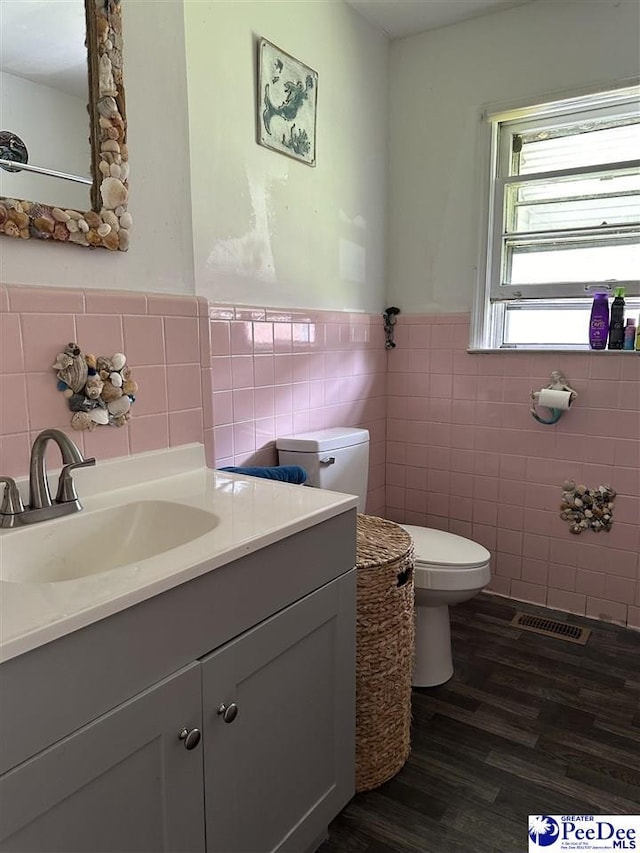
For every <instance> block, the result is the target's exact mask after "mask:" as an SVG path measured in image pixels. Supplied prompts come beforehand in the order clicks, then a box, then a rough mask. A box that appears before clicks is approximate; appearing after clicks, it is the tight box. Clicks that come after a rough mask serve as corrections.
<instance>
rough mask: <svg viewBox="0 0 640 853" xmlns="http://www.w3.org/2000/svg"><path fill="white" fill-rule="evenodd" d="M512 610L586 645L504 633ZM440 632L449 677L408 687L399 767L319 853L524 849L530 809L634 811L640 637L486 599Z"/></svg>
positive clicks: (637, 803)
mask: <svg viewBox="0 0 640 853" xmlns="http://www.w3.org/2000/svg"><path fill="white" fill-rule="evenodd" d="M516 609H517V610H524V611H526V612H529V613H536V614H541V615H545V616H548V617H550V618H561V619H565V620H566V621H569V622H571V623H572V624H578V625H585V626H586V627H589V628H591V629H592V634H591V637H590V639H589V641H588V643H587V645H586V646H580V645H576V644H573V643H568V642H566V641H563V640H560V639H556V638H548V637H542V636H540V635H537V634H533V633H530V632H527V631H522V630H519V629H517V628H512V627H511V626H510V624H509V623H510V621H511V619H512V617H513V615H514V613H515V612H516ZM451 632H452V637H453V651H454V663H455V674H454V676H453V678H452V679H451V680H450V681H449V682H448V683H447V684H443V685H442V686H440V687H434V688H422V689H416V690H414V691H413V703H412V704H413V706H412V713H413V724H412V741H411V747H412V748H411V755H410V757H409V760H408V761H407V763H406V764H405V766H404V767H403V769H402V770H401V771H400V772H399V773H398V774H397V776H395V778H393V779H391V780H390V781H389V782H386V783H385V784H384V785H381V786H380V787H379V788H377V789H376V790H374V791H369V792H366V793H362V794H356V796H355V797H354V798H353V799H352V800H351V802H350V803H349V804H348V805H347V806H346V808H345V809H344V810H343V811H342V812H341V813H340V814H339V815H338V817H337V818H336V819H335V820H334V821H333V822H332V824H331V825H330V827H329V840H328V841H326V842H325V843H324V844H323V845H322V846H321V847H320V851H319V853H408V851H420V853H526V851H527V845H528V839H527V818H528V815H529V814H574V815H579V814H634V815H637V814H640V633H638V632H634V631H631V630H628V629H625V628H620V627H618V626H615V625H607V624H605V623H602V622H596V621H594V620H590V619H581V618H579V617H574V616H568V617H564V616H563V615H562V614H559V613H557V612H556V611H549V610H545V609H544V608H540V607H534V606H530V605H526V604H520V603H519V602H511V601H509V600H507V599H504V598H498V597H495V596H489V595H485V594H483V595H480V596H478V597H477V598H474V599H473V600H471V601H469V602H467V603H465V604H461V605H458V606H456V607H455V608H452V611H451Z"/></svg>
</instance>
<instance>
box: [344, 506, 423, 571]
mask: <svg viewBox="0 0 640 853" xmlns="http://www.w3.org/2000/svg"><path fill="white" fill-rule="evenodd" d="M412 547H413V540H412V539H411V536H410V535H409V534H408V533H407V531H406V530H403V529H402V527H400V525H399V524H395V522H393V521H387V519H386V518H378V517H377V516H375V515H358V525H357V555H356V566H357V568H359V569H370V568H374V567H376V568H378V567H380V566H384V565H386V564H387V563H393V562H395V561H396V560H399V559H401V558H402V557H405V556H406V555H407V554H408V553H409V552H410V551H411V549H412Z"/></svg>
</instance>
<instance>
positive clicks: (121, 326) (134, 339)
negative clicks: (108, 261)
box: [0, 286, 210, 477]
mask: <svg viewBox="0 0 640 853" xmlns="http://www.w3.org/2000/svg"><path fill="white" fill-rule="evenodd" d="M201 332H202V333H203V334H204V335H205V336H206V342H205V344H204V345H203V347H202V350H204V351H206V357H205V359H204V362H202V361H201V340H200V339H201ZM69 341H77V342H78V343H79V345H80V346H81V347H82V349H83V350H84V351H85V352H93V353H95V354H97V355H111V354H113V353H114V352H124V353H125V354H126V355H127V361H128V363H129V364H130V366H131V367H132V370H133V377H134V379H135V380H136V382H137V383H138V385H139V386H140V388H139V392H138V394H137V399H136V402H135V403H134V405H133V407H132V418H131V420H130V421H129V423H128V424H127V425H126V426H124V427H121V428H117V427H98V428H97V429H96V430H95V431H94V432H91V433H90V432H87V431H85V432H76V431H74V430H72V429H71V427H70V426H69V421H70V412H69V409H68V407H67V404H66V401H65V399H64V397H63V396H62V394H61V393H60V392H59V391H58V390H57V389H56V377H55V373H54V371H53V370H52V369H51V364H52V363H53V361H54V359H55V357H56V354H57V353H58V352H60V351H61V350H62V349H64V347H65V346H66V344H67V342H69ZM208 345H209V341H208V319H207V305H206V301H205V300H200V299H197V298H195V297H190V296H184V297H183V296H163V295H159V294H158V295H156V294H144V293H138V292H135V293H133V292H120V291H118V292H109V291H95V290H91V291H83V290H78V289H69V290H61V289H55V288H45V287H43V288H39V287H12V286H6V287H1V288H0V470H1V471H2V473H3V474H5V475H8V476H13V477H18V476H24V475H26V474H27V473H28V470H29V448H30V446H31V443H32V442H33V439H34V438H35V436H36V435H37V433H38V432H39V431H40V430H42V429H44V428H45V427H58V428H60V429H63V430H64V431H65V432H67V433H68V434H69V435H71V437H72V438H73V439H74V441H75V442H76V444H77V445H78V446H79V447H80V449H81V450H82V451H83V452H84V454H85V455H87V456H95V457H96V458H97V459H106V458H109V457H114V456H126V455H128V454H131V453H139V452H141V451H146V450H156V449H161V448H164V447H171V446H175V445H180V444H188V443H190V442H194V441H196V442H202V441H203V438H204V419H203V390H202V388H205V389H206V388H208V386H210V376H209V353H208ZM203 364H204V367H203V366H202V365H203ZM203 375H204V377H205V380H204V382H203V381H202V376H203ZM204 393H206V390H205V392H204ZM51 464H52V465H53V466H55V467H59V459H56V457H55V451H52V459H51Z"/></svg>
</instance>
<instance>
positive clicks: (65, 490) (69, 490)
mask: <svg viewBox="0 0 640 853" xmlns="http://www.w3.org/2000/svg"><path fill="white" fill-rule="evenodd" d="M95 464H96V460H95V458H93V457H91V458H90V459H83V460H82V462H69V463H68V464H67V465H63V466H62V471H60V478H59V480H58V492H57V494H56V500H55V502H56V503H57V504H62V503H68V502H70V501H77V500H78V495H77V493H76V487H75V483H74V482H73V477H72V472H73V471H74V469H76V468H88V467H89V466H90V465H95Z"/></svg>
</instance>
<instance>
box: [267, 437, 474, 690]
mask: <svg viewBox="0 0 640 853" xmlns="http://www.w3.org/2000/svg"><path fill="white" fill-rule="evenodd" d="M276 448H277V450H278V461H279V463H280V465H299V466H300V467H302V468H304V469H305V471H306V472H307V485H309V486H316V487H318V488H321V489H330V490H331V491H335V492H346V493H348V494H352V495H357V497H358V512H361V513H363V512H364V509H365V501H366V495H367V480H368V472H369V432H368V430H366V429H356V428H352V427H334V428H333V429H323V430H317V431H316V432H307V433H301V434H299V435H296V436H282V437H281V438H278V439H276ZM400 526H401V527H403V528H404V529H405V530H406V531H407V533H409V535H410V536H411V538H412V539H413V546H414V554H415V615H416V653H415V664H414V670H413V679H412V683H413V686H414V687H434V686H435V685H437V684H443V683H444V682H445V681H448V680H449V679H450V678H451V676H452V675H453V660H452V656H451V631H450V627H449V606H450V605H454V604H459V603H460V602H462V601H467V600H468V599H470V598H473V596H474V595H477V594H478V593H479V592H480V591H481V590H482V589H484V587H485V586H486V585H487V584H488V583H489V581H490V579H491V571H490V559H491V555H490V554H489V552H488V551H487V549H486V548H484V547H483V546H482V545H479V544H478V543H477V542H472V541H471V540H470V539H465V538H464V537H463V536H456V535H455V534H453V533H446V532H445V531H442V530H434V529H432V528H429V527H418V526H415V525H411V524H402V525H400Z"/></svg>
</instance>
